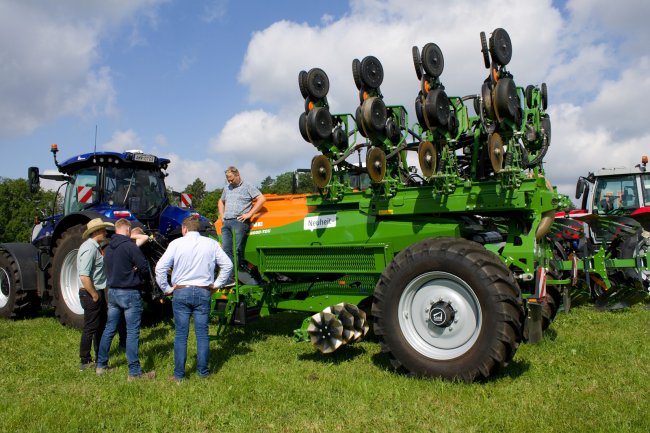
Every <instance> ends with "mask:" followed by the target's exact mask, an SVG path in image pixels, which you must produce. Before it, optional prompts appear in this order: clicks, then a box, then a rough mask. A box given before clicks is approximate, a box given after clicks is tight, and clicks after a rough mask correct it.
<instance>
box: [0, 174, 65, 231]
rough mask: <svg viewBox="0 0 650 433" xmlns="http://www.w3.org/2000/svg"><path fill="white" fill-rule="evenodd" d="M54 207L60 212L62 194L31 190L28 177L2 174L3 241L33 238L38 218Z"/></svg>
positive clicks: (0, 214)
mask: <svg viewBox="0 0 650 433" xmlns="http://www.w3.org/2000/svg"><path fill="white" fill-rule="evenodd" d="M53 205H54V208H53ZM53 211H54V213H59V212H61V197H60V196H58V195H57V193H56V192H55V191H43V190H41V191H39V192H37V193H35V194H31V193H30V192H29V185H28V183H27V180H26V179H7V178H2V177H0V242H29V241H31V236H32V227H33V224H34V221H35V219H36V218H37V217H41V216H44V215H48V216H49V215H51V214H52V212H53Z"/></svg>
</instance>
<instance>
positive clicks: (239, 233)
mask: <svg viewBox="0 0 650 433" xmlns="http://www.w3.org/2000/svg"><path fill="white" fill-rule="evenodd" d="M226 180H227V181H228V186H227V187H226V188H224V189H223V192H222V193H221V198H219V203H218V207H219V218H220V219H221V220H222V223H223V224H222V226H221V245H222V246H223V250H224V251H225V252H226V254H228V257H230V260H232V262H233V263H234V262H235V257H234V254H233V246H232V238H233V233H234V235H235V242H236V243H237V246H236V249H237V265H238V266H245V264H246V262H245V261H244V245H245V241H246V237H247V236H248V232H249V230H250V219H251V218H252V217H253V216H254V215H255V214H256V213H257V212H258V211H259V210H260V209H262V206H263V205H264V202H265V201H266V198H265V197H264V196H263V195H262V193H261V192H260V191H259V190H258V189H257V188H255V187H254V186H253V185H250V184H248V183H246V182H244V181H242V180H241V177H240V175H239V170H237V168H235V167H232V166H231V167H228V169H226ZM253 201H255V203H253Z"/></svg>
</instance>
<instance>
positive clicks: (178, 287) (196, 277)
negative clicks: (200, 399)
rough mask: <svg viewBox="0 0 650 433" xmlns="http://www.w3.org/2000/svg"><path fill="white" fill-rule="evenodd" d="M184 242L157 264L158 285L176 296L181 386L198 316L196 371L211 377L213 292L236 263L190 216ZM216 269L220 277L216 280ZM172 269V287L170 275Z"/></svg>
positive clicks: (177, 377)
mask: <svg viewBox="0 0 650 433" xmlns="http://www.w3.org/2000/svg"><path fill="white" fill-rule="evenodd" d="M181 233H182V234H183V237H182V238H179V239H176V240H174V241H172V242H171V243H170V244H169V246H168V247H167V251H165V254H163V256H162V257H161V258H160V260H158V263H157V264H156V281H157V282H158V285H159V286H160V289H161V290H162V291H163V292H164V293H165V294H166V295H169V294H172V293H173V295H174V298H173V300H172V308H173V310H174V324H175V325H176V337H175V338H174V376H173V377H172V378H171V379H172V380H174V381H175V382H176V383H180V382H181V381H182V380H183V378H184V377H185V362H186V360H187V336H188V334H189V327H190V316H192V314H194V332H195V334H196V369H197V370H198V374H199V376H200V377H203V378H205V377H207V376H208V374H209V371H208V357H209V340H208V320H209V315H210V292H211V290H213V289H218V288H221V287H223V286H224V285H225V283H226V281H227V280H228V278H229V277H230V274H231V273H232V267H233V265H232V262H231V261H230V258H228V256H227V255H226V253H224V251H223V250H222V249H221V247H220V246H219V243H218V242H217V241H215V240H214V239H210V238H208V237H204V236H201V235H200V234H199V220H198V217H196V216H189V217H187V218H185V219H184V220H183V224H182V226H181ZM215 266H218V267H219V277H218V278H217V279H216V281H215V279H214V270H215ZM170 268H171V269H172V276H171V283H172V285H171V287H170V285H169V283H168V281H167V273H168V271H169V269H170Z"/></svg>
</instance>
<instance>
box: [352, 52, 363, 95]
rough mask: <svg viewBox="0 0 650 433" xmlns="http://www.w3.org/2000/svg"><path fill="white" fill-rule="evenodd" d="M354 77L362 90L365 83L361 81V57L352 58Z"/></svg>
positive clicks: (355, 82) (355, 83)
mask: <svg viewBox="0 0 650 433" xmlns="http://www.w3.org/2000/svg"><path fill="white" fill-rule="evenodd" d="M352 78H353V79H354V85H355V86H357V89H359V90H361V86H363V83H362V82H361V61H360V60H359V59H354V60H352Z"/></svg>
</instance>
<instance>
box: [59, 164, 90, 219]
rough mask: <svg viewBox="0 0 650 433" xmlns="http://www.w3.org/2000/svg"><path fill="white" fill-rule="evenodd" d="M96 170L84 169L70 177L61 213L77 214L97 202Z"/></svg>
mask: <svg viewBox="0 0 650 433" xmlns="http://www.w3.org/2000/svg"><path fill="white" fill-rule="evenodd" d="M97 194H98V191H97V168H96V167H93V168H85V169H83V170H79V171H78V172H77V173H75V174H74V175H72V180H71V181H70V183H68V187H67V188H66V191H65V200H64V203H63V213H64V214H65V215H68V214H71V213H74V212H79V211H80V210H82V209H84V208H86V207H88V206H90V205H91V204H92V203H95V202H96V201H97Z"/></svg>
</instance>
